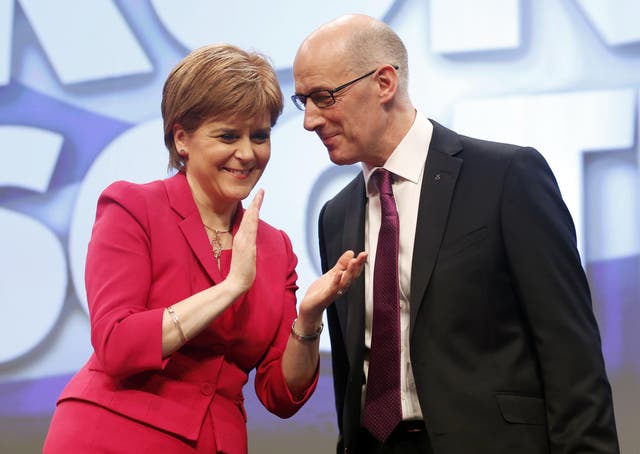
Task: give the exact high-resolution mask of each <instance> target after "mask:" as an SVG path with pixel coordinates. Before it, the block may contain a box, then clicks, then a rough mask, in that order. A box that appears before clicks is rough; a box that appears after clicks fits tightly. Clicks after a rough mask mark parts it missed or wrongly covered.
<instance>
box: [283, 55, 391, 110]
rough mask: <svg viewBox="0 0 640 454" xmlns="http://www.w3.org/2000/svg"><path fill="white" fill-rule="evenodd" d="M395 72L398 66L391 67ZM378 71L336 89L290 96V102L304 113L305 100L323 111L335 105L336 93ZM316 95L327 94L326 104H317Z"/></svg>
mask: <svg viewBox="0 0 640 454" xmlns="http://www.w3.org/2000/svg"><path fill="white" fill-rule="evenodd" d="M391 66H392V67H393V68H394V69H395V70H396V71H397V70H398V69H400V67H399V66H398V65H391ZM377 70H378V68H376V69H373V70H371V71H369V72H368V73H366V74H363V75H362V76H360V77H356V78H355V79H353V80H350V81H349V82H346V83H344V84H342V85H339V86H337V87H336V88H333V89H325V90H316V91H312V92H311V93H308V94H306V95H305V94H303V93H296V94H294V95H292V96H291V101H293V104H294V105H295V106H296V107H297V108H298V110H301V111H303V112H304V110H305V109H306V107H307V100H308V99H311V101H313V103H314V104H315V105H316V107H318V108H319V109H324V108H326V107H330V106H333V105H334V104H335V103H336V98H335V96H334V95H335V94H336V93H338V92H339V91H340V90H344V89H345V88H347V87H348V86H349V85H353V84H355V83H356V82H359V81H361V80H362V79H364V78H365V77H369V76H370V75H372V74H373V73H375V72H376V71H377ZM318 93H327V94H328V95H329V96H327V97H326V99H327V103H321V104H318V102H317V101H316V100H315V99H314V95H317V94H318Z"/></svg>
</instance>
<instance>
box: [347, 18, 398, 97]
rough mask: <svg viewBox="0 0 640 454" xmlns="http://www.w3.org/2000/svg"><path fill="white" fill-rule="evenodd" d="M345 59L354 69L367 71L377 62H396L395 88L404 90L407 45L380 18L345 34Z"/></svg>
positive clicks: (377, 64) (376, 64)
mask: <svg viewBox="0 0 640 454" xmlns="http://www.w3.org/2000/svg"><path fill="white" fill-rule="evenodd" d="M345 50H346V52H347V60H348V61H349V62H350V66H351V68H352V70H353V72H354V73H359V72H366V71H371V70H372V69H374V68H376V67H377V66H380V65H384V64H389V65H396V66H398V68H399V69H398V75H399V86H398V91H399V92H400V93H402V94H407V87H408V82H409V61H408V60H409V59H408V56H407V48H406V47H405V45H404V43H403V42H402V40H401V39H400V37H399V36H398V35H397V34H396V32H394V31H393V30H392V29H391V27H389V26H388V25H387V24H385V23H383V22H372V23H371V24H370V25H369V26H368V27H361V28H359V29H358V30H357V31H355V32H354V33H352V34H351V35H350V36H349V40H348V41H347V42H346V43H345Z"/></svg>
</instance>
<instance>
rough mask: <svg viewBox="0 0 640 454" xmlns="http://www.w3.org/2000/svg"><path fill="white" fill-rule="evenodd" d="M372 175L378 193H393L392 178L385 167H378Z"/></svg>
mask: <svg viewBox="0 0 640 454" xmlns="http://www.w3.org/2000/svg"><path fill="white" fill-rule="evenodd" d="M373 177H374V178H375V180H376V184H377V185H378V191H379V192H380V194H390V195H393V190H392V189H391V182H392V181H393V178H392V174H391V172H389V171H388V170H387V169H383V168H379V169H376V171H375V172H374V173H373Z"/></svg>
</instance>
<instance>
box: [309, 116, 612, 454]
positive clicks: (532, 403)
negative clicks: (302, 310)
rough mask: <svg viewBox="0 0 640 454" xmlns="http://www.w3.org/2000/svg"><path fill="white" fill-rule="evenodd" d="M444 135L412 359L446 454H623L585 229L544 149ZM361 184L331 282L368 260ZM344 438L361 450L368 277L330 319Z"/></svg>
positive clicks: (323, 229) (414, 291)
mask: <svg viewBox="0 0 640 454" xmlns="http://www.w3.org/2000/svg"><path fill="white" fill-rule="evenodd" d="M432 123H433V124H434V131H433V136H432V139H431V144H430V146H429V152H428V156H427V161H426V165H425V168H424V176H423V182H422V189H421V195H420V202H419V212H418V221H417V228H416V236H415V240H414V252H413V263H412V270H411V296H410V307H411V317H410V320H411V328H410V355H411V364H412V367H413V373H414V376H415V382H416V387H417V393H418V399H419V401H420V406H421V408H422V412H423V414H424V419H425V422H426V426H427V429H428V431H429V436H430V439H431V443H432V446H433V450H434V452H435V454H458V453H459V454H470V453H473V454H483V453H487V454H500V453H504V454H516V453H517V454H529V453H532V454H533V453H554V454H556V453H575V454H578V453H579V454H585V453H596V452H597V453H617V452H618V451H619V448H618V441H617V435H616V428H615V422H614V415H613V405H612V397H611V388H610V385H609V382H608V379H607V376H606V373H605V366H604V362H603V358H602V350H601V343H600V335H599V332H598V327H597V324H596V320H595V318H594V314H593V311H592V307H591V297H590V292H589V286H588V283H587V280H586V277H585V274H584V271H583V268H582V266H581V262H580V257H579V255H578V251H577V248H576V237H575V229H574V225H573V221H572V219H571V216H570V214H569V211H568V210H567V208H566V206H565V204H564V202H563V200H562V198H561V195H560V191H559V189H558V186H557V183H556V180H555V178H554V176H553V174H552V172H551V170H550V168H549V167H548V165H547V163H546V161H545V160H544V158H543V157H542V156H541V155H540V154H539V153H538V152H537V151H536V150H534V149H532V148H522V147H517V146H514V145H507V144H500V143H494V142H487V141H481V140H477V139H473V138H469V137H464V136H461V135H458V134H456V133H455V132H453V131H451V130H448V129H446V128H444V127H443V126H441V125H439V124H437V123H435V122H432ZM366 203H367V199H366V192H365V183H364V179H363V177H362V174H360V175H358V176H357V177H356V178H355V179H354V180H353V181H351V182H350V183H349V184H348V185H347V186H346V187H345V188H344V189H343V190H342V191H341V192H340V193H339V194H338V195H336V197H334V198H333V199H332V200H330V201H329V202H327V204H326V205H325V206H324V207H323V209H322V212H321V214H320V220H319V236H320V254H321V258H322V268H323V270H324V271H326V270H327V269H329V268H330V265H331V264H333V263H335V262H336V260H337V259H338V257H339V256H340V254H341V253H342V252H343V251H344V250H347V249H352V250H355V251H361V250H364V225H365V212H366ZM327 316H328V322H329V329H330V334H331V348H332V364H333V375H334V387H335V399H336V409H337V414H338V426H339V431H340V440H339V442H338V451H340V452H341V451H343V450H344V452H349V453H353V452H358V447H357V441H356V435H357V433H358V431H359V428H360V418H361V387H362V385H363V381H364V374H363V369H362V367H363V358H364V355H365V347H364V277H363V275H361V276H360V278H359V279H358V280H357V281H356V282H354V284H353V285H352V287H351V288H350V290H349V291H348V292H347V293H346V294H345V295H344V296H342V297H340V298H339V299H338V300H336V301H335V303H334V304H332V305H331V306H330V307H329V309H328V313H327Z"/></svg>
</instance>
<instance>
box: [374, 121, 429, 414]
mask: <svg viewBox="0 0 640 454" xmlns="http://www.w3.org/2000/svg"><path fill="white" fill-rule="evenodd" d="M432 133H433V125H432V124H431V122H430V121H429V120H428V119H427V118H426V117H425V116H423V115H421V114H420V112H417V113H416V118H415V120H414V122H413V125H412V126H411V128H410V129H409V131H408V132H407V135H406V136H405V137H404V138H403V139H402V141H401V142H400V143H399V144H398V146H397V147H396V149H395V150H393V153H391V156H390V157H389V159H387V162H385V164H384V166H383V167H384V168H385V169H387V170H388V171H390V172H391V173H393V184H392V189H393V195H394V198H395V201H396V206H397V209H398V216H399V219H400V248H399V254H398V268H399V269H398V277H399V281H400V282H399V284H400V365H401V369H400V395H401V398H402V417H403V419H405V420H407V419H422V411H421V409H420V403H419V402H418V395H417V392H416V385H415V381H414V378H413V370H412V368H411V361H410V357H409V317H410V310H409V301H410V297H411V295H410V289H411V262H412V257H413V244H414V239H415V235H416V222H417V219H418V204H419V202H420V188H421V187H422V176H423V172H424V165H425V161H426V159H427V150H428V149H429V143H430V142H431V135H432ZM362 167H363V169H362V173H363V175H364V179H365V183H366V188H367V197H368V199H369V201H368V204H367V212H366V219H365V232H364V245H365V249H366V251H367V252H369V258H368V259H367V263H366V264H365V267H364V278H365V331H364V342H365V346H366V348H367V352H368V351H369V349H370V348H371V328H372V320H373V270H374V267H375V257H376V247H377V243H378V232H379V231H380V196H379V194H378V188H377V187H376V185H375V184H371V185H370V184H369V181H370V177H371V174H372V173H373V172H374V171H375V170H376V169H377V167H371V166H369V165H367V164H364V163H363V164H362ZM368 371H369V355H368V354H367V355H366V356H365V361H364V373H365V376H367V375H368ZM365 388H366V386H363V394H362V396H363V399H362V403H363V405H364V396H365V392H366V389H365Z"/></svg>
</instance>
